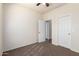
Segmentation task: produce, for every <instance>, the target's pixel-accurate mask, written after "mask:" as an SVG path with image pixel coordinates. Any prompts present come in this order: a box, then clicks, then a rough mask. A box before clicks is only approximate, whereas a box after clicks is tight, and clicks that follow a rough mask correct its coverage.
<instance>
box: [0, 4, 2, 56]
mask: <svg viewBox="0 0 79 59" xmlns="http://www.w3.org/2000/svg"><path fill="white" fill-rule="evenodd" d="M2 23H3V18H2V4H0V56H1V55H2V40H3V38H2V28H3V27H2Z"/></svg>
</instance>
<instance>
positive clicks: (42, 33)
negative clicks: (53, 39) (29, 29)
mask: <svg viewBox="0 0 79 59" xmlns="http://www.w3.org/2000/svg"><path fill="white" fill-rule="evenodd" d="M43 41H45V21H43V20H39V22H38V42H43Z"/></svg>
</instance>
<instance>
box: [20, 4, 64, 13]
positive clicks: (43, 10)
mask: <svg viewBox="0 0 79 59" xmlns="http://www.w3.org/2000/svg"><path fill="white" fill-rule="evenodd" d="M21 5H23V6H26V7H28V8H30V9H32V10H35V11H37V12H39V13H46V12H48V11H51V10H53V9H55V8H58V7H61V6H63V5H65V3H50V6H49V7H46V6H45V5H43V4H41V5H39V6H36V3H27V4H25V3H24V4H21Z"/></svg>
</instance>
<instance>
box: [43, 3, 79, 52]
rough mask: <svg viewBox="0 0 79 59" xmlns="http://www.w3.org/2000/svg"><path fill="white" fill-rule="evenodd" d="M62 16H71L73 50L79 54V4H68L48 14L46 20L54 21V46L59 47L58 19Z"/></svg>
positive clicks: (45, 16)
mask: <svg viewBox="0 0 79 59" xmlns="http://www.w3.org/2000/svg"><path fill="white" fill-rule="evenodd" d="M61 15H71V20H72V22H71V25H72V28H71V29H72V30H71V48H70V49H72V50H73V51H76V52H79V48H78V47H79V4H66V5H64V6H62V7H60V8H56V9H55V10H52V11H51V12H48V13H46V14H45V15H44V16H43V18H44V20H48V19H52V39H53V40H52V44H55V45H58V17H59V16H61Z"/></svg>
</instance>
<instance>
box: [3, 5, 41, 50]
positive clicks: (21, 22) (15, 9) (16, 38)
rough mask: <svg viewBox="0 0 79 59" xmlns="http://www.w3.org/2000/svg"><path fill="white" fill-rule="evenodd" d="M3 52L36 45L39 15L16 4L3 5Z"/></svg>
mask: <svg viewBox="0 0 79 59" xmlns="http://www.w3.org/2000/svg"><path fill="white" fill-rule="evenodd" d="M4 10H5V11H4V12H5V15H4V16H5V20H4V21H5V30H4V36H5V38H4V42H3V44H4V45H3V46H4V51H7V50H11V49H15V48H18V47H22V46H26V45H29V44H32V43H36V42H37V39H38V35H37V34H38V20H40V19H41V14H40V13H37V12H35V11H32V10H29V9H28V8H26V7H23V6H21V5H18V4H5V5H4Z"/></svg>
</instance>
